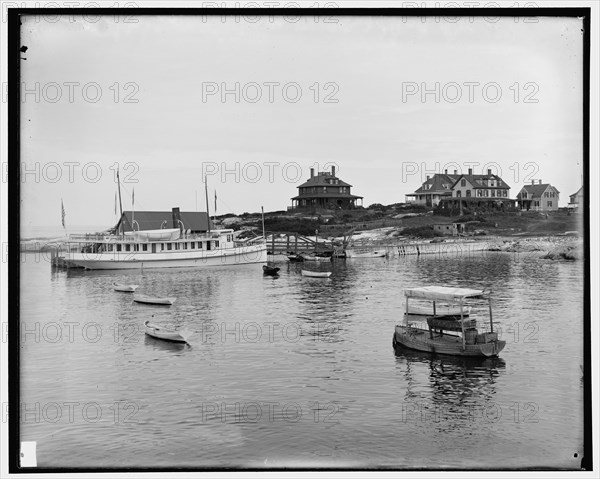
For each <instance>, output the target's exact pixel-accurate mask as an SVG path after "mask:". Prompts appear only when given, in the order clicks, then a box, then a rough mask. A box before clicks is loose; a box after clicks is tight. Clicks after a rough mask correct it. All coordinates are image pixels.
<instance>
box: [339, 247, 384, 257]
mask: <svg viewBox="0 0 600 479" xmlns="http://www.w3.org/2000/svg"><path fill="white" fill-rule="evenodd" d="M387 255H388V253H387V251H386V250H367V249H347V250H346V258H385V257H387Z"/></svg>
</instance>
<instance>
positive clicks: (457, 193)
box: [456, 190, 461, 198]
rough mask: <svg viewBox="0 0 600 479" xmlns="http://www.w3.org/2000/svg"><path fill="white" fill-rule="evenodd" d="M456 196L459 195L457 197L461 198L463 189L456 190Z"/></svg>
mask: <svg viewBox="0 0 600 479" xmlns="http://www.w3.org/2000/svg"><path fill="white" fill-rule="evenodd" d="M456 197H457V198H460V197H461V191H460V190H458V191H457V192H456Z"/></svg>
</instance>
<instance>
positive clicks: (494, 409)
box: [21, 253, 583, 468]
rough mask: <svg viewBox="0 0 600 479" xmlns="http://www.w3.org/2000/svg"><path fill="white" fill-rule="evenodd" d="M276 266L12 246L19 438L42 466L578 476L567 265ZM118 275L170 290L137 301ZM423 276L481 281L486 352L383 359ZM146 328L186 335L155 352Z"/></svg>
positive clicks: (577, 381) (579, 429) (576, 293)
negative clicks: (410, 291)
mask: <svg viewBox="0 0 600 479" xmlns="http://www.w3.org/2000/svg"><path fill="white" fill-rule="evenodd" d="M279 266H280V267H281V275H280V277H279V278H276V279H273V278H270V277H263V275H262V271H261V267H260V265H249V266H242V267H223V268H214V269H205V270H202V269H173V270H155V271H153V270H146V271H144V273H143V274H140V273H139V272H136V273H133V272H129V273H128V272H94V271H87V272H84V271H81V270H71V271H68V272H67V271H52V270H51V268H50V266H49V264H48V263H47V262H45V261H42V262H35V256H34V255H31V254H30V255H24V256H23V262H22V264H21V267H22V279H21V291H22V293H21V321H22V323H23V324H22V327H23V328H26V329H27V331H28V332H27V334H26V335H24V337H23V338H22V343H21V361H22V370H21V380H22V386H21V388H22V389H21V401H22V405H21V427H22V437H21V439H22V440H24V441H37V458H38V466H46V467H53V466H57V467H58V466H61V467H83V466H92V467H125V466H131V467H175V466H179V467H192V468H194V467H212V466H215V467H219V466H222V467H224V466H234V467H267V468H268V467H278V466H280V467H281V466H290V467H377V466H389V467H429V468H437V467H469V468H471V467H475V468H477V467H484V468H512V467H529V466H546V467H567V468H576V467H578V466H579V464H580V461H581V451H582V446H583V426H582V424H583V400H582V396H583V383H582V381H581V371H580V364H583V357H582V356H583V351H582V334H583V331H582V329H583V324H582V317H583V312H582V311H583V308H582V301H583V299H582V298H583V293H582V277H583V265H582V264H581V263H578V262H553V261H547V260H538V259H531V258H530V259H525V258H523V257H518V256H515V255H513V254H508V253H479V254H476V255H475V256H471V257H469V258H462V259H460V260H456V259H455V258H440V257H435V256H422V257H420V258H418V257H407V258H392V259H390V260H384V259H381V260H375V259H370V260H347V261H345V262H344V261H340V262H337V263H336V264H335V265H330V264H328V265H311V267H312V268H315V269H316V268H320V269H327V268H333V270H334V273H333V276H332V277H331V278H330V279H325V280H324V279H316V278H303V277H301V275H300V269H301V266H299V265H296V264H289V263H281V264H279ZM113 281H119V282H133V283H136V284H139V285H140V287H139V289H138V291H139V292H144V293H149V294H156V295H169V296H177V298H178V299H177V301H176V302H175V304H174V305H173V306H171V307H170V308H169V307H159V306H148V305H139V304H136V303H133V302H132V296H131V295H128V294H126V293H117V292H114V291H113V290H112V288H111V285H112V282H113ZM429 284H442V285H448V286H464V287H467V286H468V287H489V288H491V289H492V291H493V298H494V313H495V315H494V320H495V321H496V322H497V324H496V327H497V328H499V329H500V330H501V331H502V338H503V339H505V340H506V341H507V345H506V348H505V349H504V351H503V352H502V353H501V358H500V359H488V360H485V361H474V362H473V361H472V360H471V361H465V360H461V359H453V358H451V357H450V358H448V357H440V356H438V357H435V356H431V355H428V354H423V353H411V354H398V355H396V354H394V351H393V349H392V335H393V331H394V325H395V324H396V323H397V322H399V320H400V317H401V308H402V304H403V297H402V289H403V288H405V287H414V286H421V285H429ZM152 316H153V317H152ZM146 319H153V321H155V322H159V323H162V324H165V325H173V326H177V327H186V328H188V329H192V330H194V331H196V333H195V334H194V335H193V336H192V337H191V339H190V345H177V344H171V343H166V342H163V341H159V340H156V339H152V338H150V337H147V336H145V335H144V333H143V331H142V328H143V327H142V323H143V321H144V320H146ZM23 332H25V331H24V330H23ZM575 453H577V455H578V458H574V454H575Z"/></svg>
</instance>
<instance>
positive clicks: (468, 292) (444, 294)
mask: <svg viewBox="0 0 600 479" xmlns="http://www.w3.org/2000/svg"><path fill="white" fill-rule="evenodd" d="M404 295H405V296H406V297H407V298H420V299H428V300H430V301H460V300H461V299H465V298H483V297H488V296H489V293H488V292H487V291H485V290H481V289H468V288H450V287H447V286H424V287H422V288H411V289H405V290H404Z"/></svg>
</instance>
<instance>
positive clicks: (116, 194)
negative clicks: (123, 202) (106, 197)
mask: <svg viewBox="0 0 600 479" xmlns="http://www.w3.org/2000/svg"><path fill="white" fill-rule="evenodd" d="M115 216H117V192H116V191H115Z"/></svg>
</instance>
